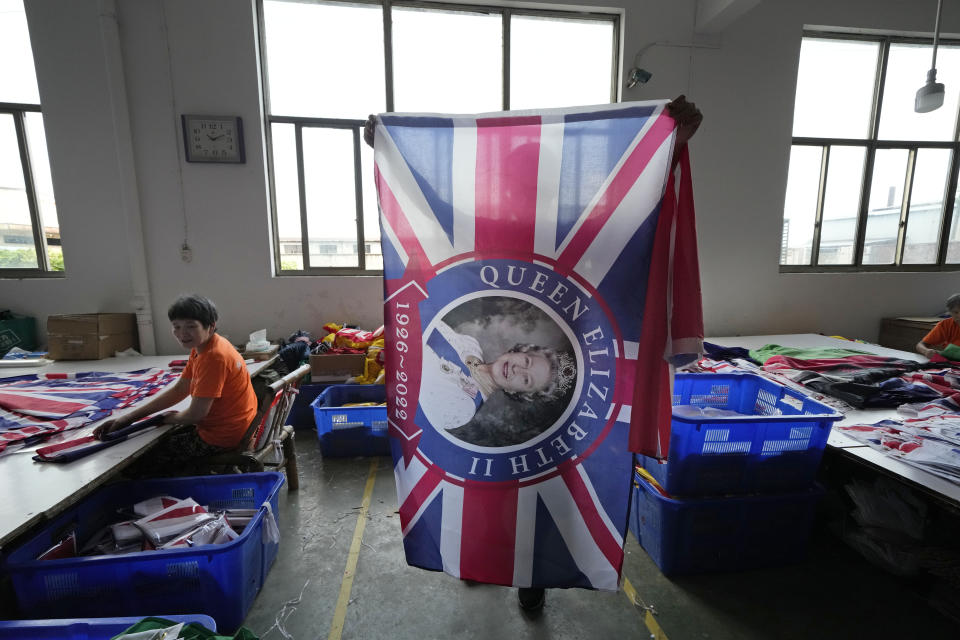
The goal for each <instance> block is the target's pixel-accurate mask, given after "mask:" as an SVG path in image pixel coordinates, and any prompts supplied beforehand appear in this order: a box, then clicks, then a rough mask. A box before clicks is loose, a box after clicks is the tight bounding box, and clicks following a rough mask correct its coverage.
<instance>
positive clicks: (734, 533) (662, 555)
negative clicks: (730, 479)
mask: <svg viewBox="0 0 960 640" xmlns="http://www.w3.org/2000/svg"><path fill="white" fill-rule="evenodd" d="M823 494H824V491H823V490H822V489H820V488H819V487H816V486H815V487H814V488H811V489H807V490H805V491H799V492H792V493H780V494H767V495H754V496H730V497H721V498H689V499H683V500H681V499H671V498H667V497H665V496H663V495H661V494H660V493H659V492H658V491H656V490H655V489H654V488H653V487H652V486H651V485H650V484H649V483H648V482H647V481H646V480H643V479H642V478H641V477H640V476H639V475H636V474H635V476H634V487H633V497H632V504H631V507H630V531H631V532H632V533H633V535H634V536H636V538H637V541H638V542H639V543H640V546H642V547H643V548H644V549H645V550H646V552H647V553H648V554H649V555H650V558H651V559H652V560H653V561H654V562H655V563H656V565H657V566H658V567H660V571H661V572H662V573H663V574H664V575H679V574H690V573H712V572H729V571H741V570H745V569H758V568H761V567H774V566H779V565H785V564H791V563H794V562H799V561H801V560H803V558H804V557H805V556H806V551H807V540H808V538H809V536H810V527H811V526H812V524H813V517H814V514H815V511H816V506H817V502H818V501H819V500H820V498H821V497H822V496H823Z"/></svg>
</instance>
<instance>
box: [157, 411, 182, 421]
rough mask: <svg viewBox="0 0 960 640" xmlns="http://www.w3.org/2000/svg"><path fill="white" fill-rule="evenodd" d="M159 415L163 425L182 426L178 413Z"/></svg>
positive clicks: (169, 412) (167, 412) (170, 412)
mask: <svg viewBox="0 0 960 640" xmlns="http://www.w3.org/2000/svg"><path fill="white" fill-rule="evenodd" d="M160 415H161V416H163V424H183V420H181V419H180V412H179V411H166V412H164V413H161V414H160Z"/></svg>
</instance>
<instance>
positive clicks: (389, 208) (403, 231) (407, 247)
mask: <svg viewBox="0 0 960 640" xmlns="http://www.w3.org/2000/svg"><path fill="white" fill-rule="evenodd" d="M373 174H374V179H375V180H376V183H377V191H378V193H379V194H380V210H381V211H382V212H383V216H384V217H385V218H386V219H387V222H388V223H390V228H391V229H393V232H394V233H395V234H396V236H397V240H399V241H400V244H401V245H403V250H404V251H405V252H406V253H407V256H408V258H409V260H410V262H419V263H420V264H422V265H429V264H430V261H429V260H428V259H427V254H426V252H425V251H424V250H423V245H422V244H420V240H418V239H417V234H416V233H415V232H414V231H413V227H411V226H410V223H409V222H408V221H407V217H406V214H404V212H403V208H402V207H401V206H400V203H399V202H397V198H396V196H394V195H393V191H391V190H390V186H389V185H388V184H387V181H386V180H384V179H383V177H382V176H381V175H380V170H379V169H378V168H377V167H376V165H374V167H373Z"/></svg>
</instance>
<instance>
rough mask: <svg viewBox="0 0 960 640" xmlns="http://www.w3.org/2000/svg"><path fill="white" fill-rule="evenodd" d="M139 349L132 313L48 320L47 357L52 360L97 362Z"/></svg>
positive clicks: (51, 318)
mask: <svg viewBox="0 0 960 640" xmlns="http://www.w3.org/2000/svg"><path fill="white" fill-rule="evenodd" d="M131 347H133V348H134V349H138V348H139V347H140V341H139V340H138V334H137V316H136V315H135V314H133V313H81V314H74V315H61V316H50V317H48V318H47V350H48V351H49V354H48V357H50V358H53V359H54V360H100V359H102V358H109V357H111V356H112V355H113V354H114V353H115V352H117V351H123V350H124V349H129V348H131Z"/></svg>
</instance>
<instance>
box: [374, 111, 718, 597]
mask: <svg viewBox="0 0 960 640" xmlns="http://www.w3.org/2000/svg"><path fill="white" fill-rule="evenodd" d="M665 104H666V103H665V102H646V103H623V104H613V105H604V106H598V107H588V108H574V109H556V110H546V111H538V112H531V111H527V112H506V113H498V114H485V115H484V114H482V115H471V116H460V115H458V116H444V115H399V114H385V115H382V116H380V117H379V120H378V125H377V129H376V136H375V179H376V184H377V190H378V196H379V204H380V214H381V215H380V222H381V230H382V233H381V242H382V247H383V256H384V297H385V317H386V328H387V332H386V340H387V348H386V358H387V360H386V362H387V366H386V370H387V398H388V401H387V409H388V418H389V423H390V435H391V446H392V450H393V458H394V465H395V466H394V472H395V477H396V482H397V493H398V501H399V504H400V521H401V526H402V531H403V538H404V547H405V551H406V555H407V561H408V562H409V563H410V564H412V565H415V566H419V567H423V568H427V569H433V570H443V571H445V572H447V573H449V574H451V575H454V576H457V577H460V578H464V579H472V580H477V581H481V582H488V583H494V584H502V585H513V586H538V587H571V586H579V587H587V588H596V589H606V590H615V589H616V588H617V585H618V582H619V574H620V568H621V565H622V562H623V541H624V536H625V532H626V528H627V511H628V507H629V498H630V490H631V480H632V456H631V454H630V449H631V448H633V449H634V450H640V451H642V452H644V453H647V454H648V455H659V456H661V457H663V456H665V454H666V444H667V438H668V437H669V420H667V421H666V425H664V423H663V421H662V420H660V418H662V416H663V409H664V406H666V407H667V409H669V380H668V379H667V378H666V377H665V376H666V371H667V369H666V362H665V360H664V356H665V354H669V353H670V352H671V350H674V351H676V350H677V349H679V350H681V351H687V352H695V351H697V350H698V348H696V347H695V348H692V349H688V348H687V347H689V346H691V344H692V341H697V340H698V338H702V335H703V333H702V321H701V320H700V312H699V281H698V279H697V269H696V251H695V235H693V221H692V217H689V216H690V215H692V208H690V211H689V215H688V216H687V217H686V218H685V217H683V216H680V215H679V214H678V206H677V195H676V190H675V186H674V183H673V178H672V173H673V171H672V166H671V158H672V155H673V150H674V138H675V123H674V121H673V119H672V118H670V117H669V116H668V115H667V113H666V112H665ZM680 164H681V166H682V167H683V171H682V172H681V174H682V179H681V182H683V181H684V180H686V182H685V187H686V188H685V189H684V188H681V189H680V199H681V200H684V199H689V198H690V197H691V196H690V193H689V192H691V189H690V186H689V170H688V164H687V161H686V157H685V155H684V156H683V158H682V160H681V162H680ZM683 186H684V185H683V184H681V187H683ZM681 208H682V207H681ZM691 245H692V246H691ZM678 260H680V261H683V262H684V264H685V265H686V268H685V269H679V270H678V269H677V266H676V262H677V261H678ZM691 265H692V267H691ZM648 274H650V278H649V282H648ZM680 299H683V300H685V301H688V302H689V304H687V306H683V305H679V304H678V300H680ZM691 300H692V301H693V302H690V301H691ZM511 314H514V316H516V317H513V316H511ZM671 314H672V315H673V317H672V318H671V317H670V316H671ZM458 332H460V333H463V334H469V335H468V336H467V337H464V336H461V335H459V333H458ZM511 332H514V334H516V335H519V336H520V338H521V339H520V340H516V341H517V342H523V343H538V341H543V342H547V341H549V342H550V344H549V345H548V346H549V349H547V350H546V351H542V352H541V353H543V354H546V353H547V352H549V353H551V354H552V355H550V356H549V358H548V356H547V355H544V356H543V358H544V360H545V361H547V360H549V362H550V366H549V371H550V374H549V376H547V378H548V380H549V381H550V383H549V384H548V385H545V386H544V385H542V386H540V387H533V385H534V383H533V382H531V380H534V379H536V374H530V375H529V376H528V378H527V379H525V380H524V379H521V378H514V380H519V381H520V382H517V383H516V384H521V383H526V384H529V385H530V386H531V388H535V389H536V390H537V391H538V394H533V393H531V394H527V395H526V396H522V394H515V396H507V394H504V393H500V392H498V391H497V389H496V387H491V384H492V383H491V382H490V381H491V380H493V381H494V382H496V383H497V385H496V386H499V388H500V389H502V390H508V387H507V386H503V384H500V383H501V382H503V381H504V380H506V379H507V377H508V376H509V375H510V372H511V371H513V372H514V373H516V371H528V372H529V371H533V369H532V368H531V369H511V367H514V364H511V363H513V362H517V360H511V359H510V358H509V357H508V356H504V357H503V358H501V359H498V357H499V356H500V355H501V354H502V353H503V352H504V351H505V349H504V348H503V347H504V346H505V345H506V344H508V342H505V341H506V340H507V338H506V337H505V335H506V334H510V333H511ZM441 334H442V336H443V337H444V339H443V340H440V337H441ZM438 342H442V343H443V348H444V351H442V352H441V351H439V350H437V349H436V348H435V347H434V346H433V345H434V344H435V343H438ZM528 348H529V345H527V347H524V348H522V349H515V350H519V351H520V352H521V353H524V354H528V355H527V356H526V360H523V361H522V364H523V366H524V367H528V366H529V367H533V361H534V360H536V359H535V358H533V357H532V356H529V354H530V353H537V351H536V349H534V350H533V351H529V350H526V349H528ZM640 361H645V362H647V364H648V365H649V366H646V365H645V366H643V367H638V362H640ZM501 362H502V364H501ZM478 363H480V364H478ZM491 363H492V364H491ZM471 367H473V368H472V369H471ZM437 371H439V372H440V373H437ZM664 381H666V386H665V387H664V386H663V384H664ZM504 384H507V383H504ZM511 384H513V383H511ZM545 389H549V392H548V391H546V390H545ZM509 390H512V391H516V389H513V388H512V387H511V388H509ZM541 391H542V393H540V392H541ZM444 394H447V395H446V396H445V395H444ZM515 397H526V398H530V397H535V398H538V399H540V400H536V401H535V402H539V403H541V404H535V403H534V401H531V402H530V405H531V406H535V407H536V408H537V409H536V411H533V410H527V409H525V408H524V404H523V403H524V400H522V399H521V400H513V398H515ZM648 397H649V401H647V402H644V400H646V399H647V398H648ZM664 397H666V400H663V398H664ZM444 398H446V400H447V401H446V402H444ZM504 398H506V399H504ZM542 398H548V399H549V402H548V400H542ZM638 398H639V399H641V403H638V402H637V399H638ZM511 402H513V404H511ZM664 403H665V404H664ZM438 405H439V406H438ZM541 406H542V407H545V408H544V409H543V410H541V409H540V407H541ZM477 407H479V409H478V408H477ZM497 411H502V412H506V413H501V414H498V413H497ZM524 411H526V413H524ZM551 411H553V413H551ZM471 416H472V417H471ZM464 421H466V422H464ZM631 429H632V430H633V431H632V432H631Z"/></svg>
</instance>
